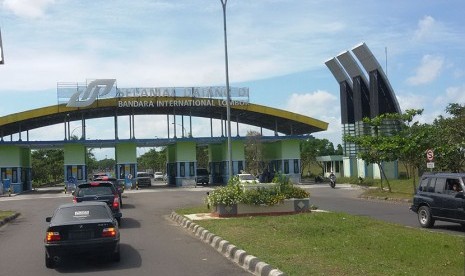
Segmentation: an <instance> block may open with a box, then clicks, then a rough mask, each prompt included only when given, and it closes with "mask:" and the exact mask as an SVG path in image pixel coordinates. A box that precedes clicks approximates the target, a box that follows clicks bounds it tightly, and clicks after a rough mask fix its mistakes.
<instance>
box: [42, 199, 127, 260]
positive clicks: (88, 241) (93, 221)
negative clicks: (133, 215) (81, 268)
mask: <svg viewBox="0 0 465 276" xmlns="http://www.w3.org/2000/svg"><path fill="white" fill-rule="evenodd" d="M45 220H46V222H49V225H48V227H47V230H46V232H45V239H44V245H45V266H46V267H47V268H53V267H55V265H56V264H57V263H58V262H59V261H60V259H61V258H62V257H65V256H69V255H74V254H85V255H86V256H87V255H106V256H109V257H110V258H111V259H112V260H113V261H116V262H119V261H120V232H119V228H118V223H117V221H116V220H115V218H114V217H113V215H112V213H111V210H110V208H109V207H108V206H107V205H106V204H105V203H104V202H93V201H88V202H85V203H80V204H75V203H69V204H63V205H60V206H59V207H58V208H57V209H56V210H55V212H54V213H53V216H52V217H47V218H46V219H45Z"/></svg>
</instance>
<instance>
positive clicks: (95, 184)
mask: <svg viewBox="0 0 465 276" xmlns="http://www.w3.org/2000/svg"><path fill="white" fill-rule="evenodd" d="M90 186H100V183H98V182H90Z"/></svg>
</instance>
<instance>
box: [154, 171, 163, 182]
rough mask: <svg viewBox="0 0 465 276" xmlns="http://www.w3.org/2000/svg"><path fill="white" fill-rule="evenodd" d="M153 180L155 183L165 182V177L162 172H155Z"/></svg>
mask: <svg viewBox="0 0 465 276" xmlns="http://www.w3.org/2000/svg"><path fill="white" fill-rule="evenodd" d="M153 179H154V180H155V181H163V180H165V175H164V174H163V173H162V172H155V173H154V175H153Z"/></svg>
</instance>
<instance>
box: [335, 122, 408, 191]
mask: <svg viewBox="0 0 465 276" xmlns="http://www.w3.org/2000/svg"><path fill="white" fill-rule="evenodd" d="M363 122H364V123H365V125H366V126H367V127H368V128H369V130H370V131H369V132H367V133H366V134H363V135H360V136H348V135H347V136H345V137H344V140H345V141H346V142H350V143H354V144H355V145H357V146H358V147H359V149H360V150H359V152H358V156H359V157H360V158H361V159H363V160H364V161H365V162H367V163H368V164H376V165H377V166H378V168H379V171H380V173H381V189H383V176H384V179H386V182H387V185H388V190H389V192H391V191H392V190H391V185H390V183H389V180H388V179H387V177H386V173H385V171H384V168H383V166H382V163H383V162H392V161H395V160H397V159H398V152H399V136H398V135H395V132H396V126H397V125H398V114H381V115H379V116H376V117H374V118H364V119H363Z"/></svg>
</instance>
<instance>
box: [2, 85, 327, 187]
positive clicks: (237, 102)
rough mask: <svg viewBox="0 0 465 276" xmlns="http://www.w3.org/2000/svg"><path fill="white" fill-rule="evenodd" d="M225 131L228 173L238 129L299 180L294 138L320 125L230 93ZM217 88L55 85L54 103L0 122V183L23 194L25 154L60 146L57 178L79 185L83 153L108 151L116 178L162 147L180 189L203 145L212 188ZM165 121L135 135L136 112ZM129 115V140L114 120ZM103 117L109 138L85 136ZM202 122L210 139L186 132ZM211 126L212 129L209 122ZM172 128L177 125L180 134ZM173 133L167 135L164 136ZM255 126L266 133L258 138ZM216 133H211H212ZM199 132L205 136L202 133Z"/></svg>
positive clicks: (219, 166) (222, 146)
mask: <svg viewBox="0 0 465 276" xmlns="http://www.w3.org/2000/svg"><path fill="white" fill-rule="evenodd" d="M230 96H231V105H230V106H231V128H232V129H234V128H236V129H237V135H236V136H233V137H231V140H232V162H233V166H232V167H233V172H232V174H233V175H234V174H237V173H239V172H240V171H241V170H242V169H243V168H245V165H246V164H245V154H244V143H245V141H246V137H241V136H239V127H240V124H241V126H242V125H250V126H255V127H258V128H259V129H260V132H261V134H262V136H261V137H260V139H261V141H262V142H263V145H264V149H265V152H266V154H265V158H266V162H267V164H268V166H269V167H270V169H272V170H275V171H279V172H281V173H283V174H285V175H288V176H289V177H290V178H291V180H292V181H294V182H298V181H300V148H299V141H300V140H301V139H305V138H307V137H308V135H309V134H311V133H314V132H319V131H324V130H326V129H327V127H328V124H327V123H326V122H323V121H320V120H317V119H314V118H310V117H307V116H303V115H300V114H296V113H292V112H288V111H285V110H280V109H276V108H272V107H267V106H263V105H257V104H253V103H250V102H249V90H248V88H230ZM225 99H226V89H225V87H158V88H118V87H117V85H116V80H115V79H97V80H92V81H89V82H86V83H58V85H57V104H55V105H51V106H46V107H42V108H38V109H33V110H28V111H24V112H19V113H15V114H10V115H7V116H3V117H0V171H1V175H0V177H1V178H0V181H3V180H4V179H10V180H11V185H12V187H13V189H14V191H15V192H21V191H25V190H28V189H31V157H30V153H31V149H40V148H63V149H64V157H65V159H64V164H65V165H64V167H65V168H64V173H65V181H67V180H72V181H75V182H77V183H79V182H84V181H86V178H87V175H88V173H90V172H88V171H87V168H86V148H89V147H96V148H103V147H114V148H115V159H116V164H117V165H116V168H115V175H116V176H117V177H119V178H125V177H128V175H135V174H136V172H137V152H136V149H137V147H160V146H166V147H167V160H166V173H167V175H168V176H169V177H168V184H169V185H173V186H188V185H193V184H194V183H195V177H196V175H195V174H196V168H197V160H196V146H197V145H208V151H209V168H208V169H209V171H210V173H211V175H210V181H211V182H212V183H225V182H226V180H227V179H229V175H230V172H228V166H227V162H228V151H227V133H226V129H227V128H226V104H227V103H226V101H225ZM150 114H153V115H163V116H166V124H167V125H166V133H165V136H164V137H161V136H159V137H155V138H150V139H140V138H137V133H135V120H134V117H135V116H137V115H150ZM122 116H126V118H127V117H129V120H128V122H129V125H128V126H127V127H128V128H129V133H130V137H129V139H121V138H120V137H119V132H120V130H119V129H118V126H120V127H121V124H118V120H119V118H121V117H122ZM103 117H110V118H113V120H114V126H113V127H114V137H113V138H112V139H95V138H93V139H89V138H87V137H86V126H87V120H88V119H94V118H103ZM193 117H200V118H207V119H209V120H210V130H209V132H210V135H205V134H204V135H203V136H197V135H196V133H192V118H193ZM213 120H220V121H221V124H220V125H221V127H220V128H221V134H220V135H216V136H214V135H213V133H214V130H213V127H214V126H213V125H214V124H213ZM71 122H73V123H76V122H80V127H81V128H82V137H80V139H78V140H76V139H72V136H73V133H72V131H71V130H70V123H71ZM57 124H58V125H62V126H63V137H62V139H59V140H53V141H30V140H29V131H30V130H32V129H37V128H41V127H45V126H50V125H57ZM217 125H218V124H217ZM217 125H216V128H218V126H217ZM176 126H178V127H182V135H181V137H179V136H178V137H177V136H176V133H177V132H176ZM173 128H174V131H172V132H171V131H170V130H171V129H173ZM262 129H268V130H271V131H272V133H273V134H272V135H268V136H266V135H263V132H262ZM215 131H216V132H218V129H215ZM204 133H205V132H204Z"/></svg>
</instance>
